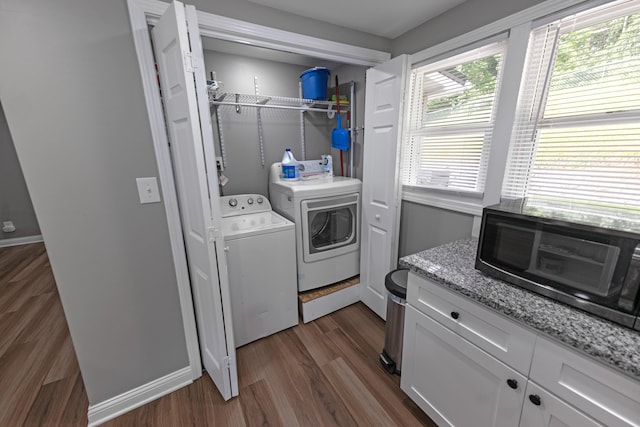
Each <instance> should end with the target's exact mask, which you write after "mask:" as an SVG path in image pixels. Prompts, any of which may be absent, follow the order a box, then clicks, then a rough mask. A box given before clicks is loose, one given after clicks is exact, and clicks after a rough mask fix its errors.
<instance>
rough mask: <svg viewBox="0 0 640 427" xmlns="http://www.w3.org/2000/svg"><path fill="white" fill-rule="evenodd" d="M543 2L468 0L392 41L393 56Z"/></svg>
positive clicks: (530, 0)
mask: <svg viewBox="0 0 640 427" xmlns="http://www.w3.org/2000/svg"><path fill="white" fill-rule="evenodd" d="M543 1H544V0H510V1H504V0H467V1H466V2H464V3H462V4H460V5H459V6H456V7H454V8H453V9H451V10H448V11H447V12H444V13H443V14H441V15H439V16H436V17H435V18H433V19H431V20H429V21H427V22H425V23H424V24H422V25H419V26H417V27H416V28H414V29H412V30H410V31H407V32H406V33H404V34H403V35H401V36H400V37H397V38H395V39H394V40H393V41H392V42H391V54H392V55H393V56H397V55H400V54H402V53H415V52H419V51H421V50H423V49H426V48H428V47H431V46H435V45H437V44H438V43H442V42H444V41H446V40H449V39H452V38H454V37H456V36H460V35H462V34H465V33H468V32H470V31H472V30H475V29H477V28H480V27H483V26H485V25H487V24H490V23H492V22H495V21H497V20H499V19H501V18H505V17H507V16H509V15H513V14H514V13H516V12H519V11H521V10H524V9H527V8H529V7H531V6H535V5H536V4H538V3H542V2H543Z"/></svg>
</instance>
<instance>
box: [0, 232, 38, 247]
mask: <svg viewBox="0 0 640 427" xmlns="http://www.w3.org/2000/svg"><path fill="white" fill-rule="evenodd" d="M42 241H43V240H42V236H41V235H37V236H26V237H16V238H15V239H0V248H6V247H9V246H18V245H27V244H29V243H38V242H42Z"/></svg>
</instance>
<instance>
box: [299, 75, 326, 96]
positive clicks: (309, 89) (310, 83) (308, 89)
mask: <svg viewBox="0 0 640 427" xmlns="http://www.w3.org/2000/svg"><path fill="white" fill-rule="evenodd" d="M329 74H331V73H330V72H329V69H328V68H325V67H315V68H310V69H308V70H307V71H305V72H304V73H302V74H301V75H300V79H301V81H302V97H303V98H304V99H315V100H316V101H318V100H320V101H326V100H327V82H328V81H329Z"/></svg>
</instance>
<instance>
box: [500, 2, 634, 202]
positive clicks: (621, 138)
mask: <svg viewBox="0 0 640 427" xmlns="http://www.w3.org/2000/svg"><path fill="white" fill-rule="evenodd" d="M639 11H640V2H638V1H623V2H615V3H612V4H609V5H607V6H604V7H599V8H597V9H592V10H590V11H587V12H583V13H580V14H577V15H574V16H571V17H568V18H565V19H562V20H559V21H556V22H553V23H551V24H548V25H545V26H543V27H541V28H538V29H536V30H534V31H533V32H532V36H531V39H530V46H529V53H528V56H529V58H528V62H527V66H526V70H525V74H524V76H523V82H522V86H521V93H520V98H519V101H518V110H517V113H516V123H515V124H514V131H513V134H512V135H513V139H512V141H511V146H510V152H509V159H508V162H507V170H506V173H505V180H504V184H503V190H502V195H503V197H508V198H513V197H524V196H535V197H542V198H551V199H568V200H575V201H580V202H587V203H598V204H607V205H615V206H619V207H627V208H633V209H639V208H640V13H639Z"/></svg>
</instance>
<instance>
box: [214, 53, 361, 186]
mask: <svg viewBox="0 0 640 427" xmlns="http://www.w3.org/2000/svg"><path fill="white" fill-rule="evenodd" d="M205 67H206V71H207V75H209V72H211V71H215V72H216V78H217V79H219V80H220V81H222V83H223V91H224V92H230V93H242V94H253V93H254V76H256V77H258V88H259V93H260V94H261V95H271V96H282V97H298V94H299V89H298V87H299V81H300V74H301V73H302V72H303V71H305V70H306V69H307V68H309V67H307V66H301V65H293V64H285V63H281V62H274V61H267V60H263V59H254V58H248V57H243V56H237V55H231V54H227V53H220V52H213V51H205ZM365 69H366V68H365V67H359V66H341V67H337V68H334V69H330V71H331V77H330V80H331V81H330V82H329V85H330V86H331V88H329V89H328V93H329V94H330V93H333V91H334V89H333V87H335V83H334V80H333V79H334V76H335V74H336V73H338V75H339V77H340V78H341V84H340V86H341V88H340V89H341V92H340V93H341V94H346V95H348V94H349V90H348V88H349V84H348V83H347V82H346V81H347V80H351V79H354V80H355V79H358V83H360V84H359V85H358V84H357V85H356V87H358V86H362V82H364V73H365ZM343 76H344V77H343ZM343 82H345V83H343ZM356 97H357V98H358V99H357V100H356V102H357V105H358V107H359V108H362V109H363V111H362V112H361V113H360V114H359V118H360V120H363V117H362V116H363V115H364V90H361V91H360V92H359V93H357V95H356ZM219 112H220V119H221V123H222V130H223V132H222V134H223V140H224V146H225V154H226V160H227V164H226V169H225V171H224V172H223V174H224V175H225V176H226V177H228V178H229V182H228V183H227V184H226V185H225V186H224V187H223V188H222V192H223V194H225V195H231V194H242V193H258V194H263V195H267V196H268V191H267V190H268V178H269V175H268V174H269V166H270V165H271V164H272V163H274V162H279V161H281V160H282V154H283V152H284V150H285V148H287V147H290V148H291V150H292V152H293V154H294V156H295V157H296V159H298V160H302V149H301V146H300V116H299V112H298V111H296V110H281V109H269V108H262V109H261V113H260V114H261V118H262V129H263V132H262V133H263V144H264V157H265V165H264V167H262V165H261V158H260V149H259V143H258V141H259V138H258V124H257V115H256V108H251V107H241V109H240V113H236V110H235V107H233V106H221V107H219ZM304 118H305V147H306V159H307V160H315V159H319V158H320V156H321V155H322V154H331V155H332V156H333V158H334V171H335V173H336V174H338V173H339V172H340V166H339V161H338V159H339V157H340V152H339V151H338V150H334V149H332V148H331V131H332V129H334V128H335V127H336V119H335V118H333V119H329V118H328V117H327V114H326V113H322V112H306V113H305V115H304ZM344 118H345V116H344V115H343V119H344ZM212 121H213V125H214V139H215V143H216V152H217V154H218V155H220V153H221V150H220V146H219V135H218V132H217V122H216V118H215V114H214V116H213V120H212ZM342 126H343V128H345V127H346V121H344V120H343V123H342ZM358 164H359V161H358ZM346 172H347V171H346V170H345V173H346Z"/></svg>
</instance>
